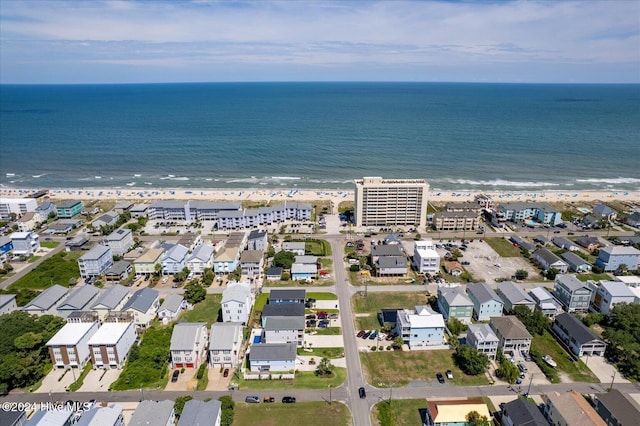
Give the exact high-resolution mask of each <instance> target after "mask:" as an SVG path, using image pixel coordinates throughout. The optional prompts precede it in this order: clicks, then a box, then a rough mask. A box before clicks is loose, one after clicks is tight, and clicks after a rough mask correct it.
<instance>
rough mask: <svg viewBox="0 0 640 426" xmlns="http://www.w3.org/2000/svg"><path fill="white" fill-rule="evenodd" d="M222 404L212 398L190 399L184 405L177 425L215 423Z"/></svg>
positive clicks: (201, 425) (187, 425)
mask: <svg viewBox="0 0 640 426" xmlns="http://www.w3.org/2000/svg"><path fill="white" fill-rule="evenodd" d="M221 410H222V404H221V403H220V401H218V400H216V399H214V400H211V401H208V402H203V401H198V400H195V399H191V400H189V401H187V403H186V404H185V405H184V409H183V411H182V415H180V420H179V421H178V426H205V425H206V426H210V425H215V424H217V419H218V418H219V417H220V413H221Z"/></svg>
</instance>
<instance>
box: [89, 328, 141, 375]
mask: <svg viewBox="0 0 640 426" xmlns="http://www.w3.org/2000/svg"><path fill="white" fill-rule="evenodd" d="M136 338H137V335H136V327H135V325H134V324H133V323H132V322H106V323H104V324H102V326H101V327H100V328H99V329H98V331H97V332H96V333H95V334H94V335H93V336H92V337H91V339H89V342H88V344H89V350H90V353H91V363H92V364H93V368H122V366H123V365H124V362H125V360H126V358H127V355H128V354H129V350H131V347H132V346H133V344H134V343H135V342H136Z"/></svg>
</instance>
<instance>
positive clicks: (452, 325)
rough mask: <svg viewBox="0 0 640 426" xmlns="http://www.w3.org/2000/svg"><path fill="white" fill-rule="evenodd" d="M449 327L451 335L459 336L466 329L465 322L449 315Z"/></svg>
mask: <svg viewBox="0 0 640 426" xmlns="http://www.w3.org/2000/svg"><path fill="white" fill-rule="evenodd" d="M447 328H448V329H449V331H450V332H451V335H452V336H453V337H455V338H457V337H458V336H459V335H460V333H462V332H463V331H464V324H462V323H461V322H460V320H459V319H458V318H456V317H449V321H447Z"/></svg>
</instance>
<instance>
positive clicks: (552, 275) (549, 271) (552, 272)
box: [545, 268, 560, 280]
mask: <svg viewBox="0 0 640 426" xmlns="http://www.w3.org/2000/svg"><path fill="white" fill-rule="evenodd" d="M559 272H560V271H558V270H557V269H556V268H549V269H547V274H546V275H545V276H546V277H547V279H549V280H555V279H556V275H558V273H559Z"/></svg>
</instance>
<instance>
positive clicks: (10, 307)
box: [0, 294, 18, 316]
mask: <svg viewBox="0 0 640 426" xmlns="http://www.w3.org/2000/svg"><path fill="white" fill-rule="evenodd" d="M17 310H18V305H17V304H16V295H15V294H0V316H2V315H5V314H10V313H11V312H13V311H17Z"/></svg>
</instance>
